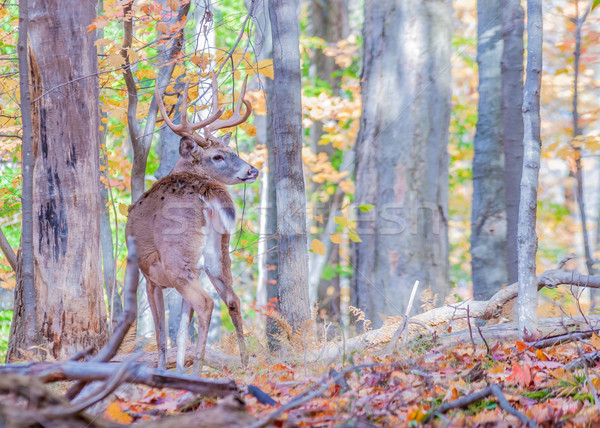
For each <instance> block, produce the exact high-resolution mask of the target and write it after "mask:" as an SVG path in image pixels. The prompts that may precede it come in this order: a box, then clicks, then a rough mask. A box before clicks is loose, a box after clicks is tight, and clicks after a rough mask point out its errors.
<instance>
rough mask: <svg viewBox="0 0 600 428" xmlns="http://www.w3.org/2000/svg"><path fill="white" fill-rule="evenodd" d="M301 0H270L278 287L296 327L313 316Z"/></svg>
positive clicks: (284, 309) (284, 310)
mask: <svg viewBox="0 0 600 428" xmlns="http://www.w3.org/2000/svg"><path fill="white" fill-rule="evenodd" d="M298 7H299V3H298V0H287V1H284V0H269V16H270V18H271V34H272V37H273V67H274V70H275V79H274V82H273V107H272V108H273V111H276V112H277V114H273V159H274V163H275V170H274V173H275V179H276V180H277V189H276V191H277V237H278V248H279V263H278V272H277V273H278V287H279V305H280V309H281V313H282V314H283V316H284V317H285V318H286V319H287V321H288V322H289V323H290V325H291V326H292V327H293V328H299V327H300V326H301V324H302V323H303V322H304V321H306V320H309V319H310V305H309V301H308V283H307V277H308V243H307V239H308V237H307V230H306V195H305V192H304V173H303V171H302V105H301V92H300V87H301V82H300V47H299V40H300V39H299V38H300V26H299V21H298Z"/></svg>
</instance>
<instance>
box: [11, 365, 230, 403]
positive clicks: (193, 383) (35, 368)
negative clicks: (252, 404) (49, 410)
mask: <svg viewBox="0 0 600 428" xmlns="http://www.w3.org/2000/svg"><path fill="white" fill-rule="evenodd" d="M122 367H123V366H122V365H121V366H119V365H116V364H113V363H93V362H85V363H81V362H76V361H58V362H52V363H49V362H48V363H27V364H5V365H3V366H0V375H5V374H8V373H15V374H18V375H22V376H35V377H37V378H38V379H39V380H40V381H42V382H44V383H48V382H60V381H65V380H78V381H84V382H93V381H98V380H100V381H106V380H107V379H108V378H110V377H111V376H112V375H113V374H114V373H115V371H117V370H119V368H122ZM123 382H129V383H137V384H142V385H147V386H151V387H155V388H165V387H167V388H173V389H184V390H187V391H191V392H194V393H196V394H204V395H209V396H216V397H224V396H226V395H229V394H232V393H234V392H237V390H238V388H237V385H236V383H235V382H234V381H232V380H212V379H202V378H197V377H192V376H188V375H182V374H177V373H172V372H170V371H167V370H161V369H155V368H153V367H148V366H146V365H144V364H142V363H139V362H134V363H131V364H130V365H129V367H127V370H126V371H125V374H124V375H123Z"/></svg>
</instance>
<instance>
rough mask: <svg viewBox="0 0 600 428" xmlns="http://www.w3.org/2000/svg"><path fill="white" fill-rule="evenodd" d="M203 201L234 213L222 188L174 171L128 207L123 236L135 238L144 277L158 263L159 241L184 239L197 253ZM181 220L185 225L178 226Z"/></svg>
mask: <svg viewBox="0 0 600 428" xmlns="http://www.w3.org/2000/svg"><path fill="white" fill-rule="evenodd" d="M188 195H191V196H192V197H191V198H190V197H189V196H188ZM200 197H202V198H203V199H204V200H203V199H201V198H200ZM204 201H219V203H220V204H221V206H222V207H223V208H230V209H231V210H235V206H234V204H233V201H232V200H231V196H230V195H229V192H228V191H227V189H226V188H225V186H224V185H222V184H220V183H218V182H216V181H214V180H213V179H211V178H210V177H209V176H206V175H199V174H194V173H190V172H177V173H174V174H170V175H167V176H166V177H163V178H161V179H160V180H158V181H157V182H156V183H154V185H153V186H152V188H151V189H149V190H148V191H146V192H145V193H144V194H143V195H142V196H141V197H140V198H139V199H138V200H137V202H136V203H135V204H133V205H132V206H130V207H129V218H128V221H127V228H126V231H125V234H126V235H127V236H135V237H136V239H137V241H138V242H137V248H138V253H139V256H140V269H142V272H143V273H144V274H146V273H147V272H148V268H149V266H151V265H152V263H154V262H156V261H159V260H161V257H160V254H159V253H158V249H159V248H161V246H160V243H162V242H164V243H166V244H169V243H172V242H177V241H179V240H180V239H182V238H183V237H185V239H186V246H191V247H195V248H194V250H196V251H197V249H199V248H202V244H203V242H202V241H203V239H202V234H201V229H202V227H203V226H205V224H206V220H205V218H204V215H205V214H206V203H205V202H204ZM182 205H185V206H182ZM166 207H173V208H170V209H169V208H166ZM182 221H183V222H185V223H184V224H181V222H182ZM148 222H150V225H149V224H148ZM149 226H150V227H149ZM150 231H153V232H154V233H149V232H150ZM165 232H167V233H165ZM168 232H173V233H168ZM192 253H195V251H192ZM186 261H187V260H186ZM192 262H193V263H195V261H193V260H191V259H190V260H189V263H190V269H191V270H192V271H194V273H195V274H198V272H196V268H195V266H193V267H192V266H191V264H192ZM161 285H162V286H163V287H164V286H167V284H164V285H163V284H161Z"/></svg>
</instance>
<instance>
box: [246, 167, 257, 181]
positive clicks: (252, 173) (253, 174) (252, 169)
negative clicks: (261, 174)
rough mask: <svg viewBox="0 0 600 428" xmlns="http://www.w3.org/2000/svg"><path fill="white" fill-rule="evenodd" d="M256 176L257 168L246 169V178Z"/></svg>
mask: <svg viewBox="0 0 600 428" xmlns="http://www.w3.org/2000/svg"><path fill="white" fill-rule="evenodd" d="M256 177H258V169H256V168H254V167H251V168H250V169H249V170H248V178H256Z"/></svg>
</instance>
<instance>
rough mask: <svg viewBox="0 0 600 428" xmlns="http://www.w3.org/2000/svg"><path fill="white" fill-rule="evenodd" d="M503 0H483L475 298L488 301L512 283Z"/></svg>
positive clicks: (473, 228) (479, 43)
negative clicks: (506, 192) (508, 242)
mask: <svg viewBox="0 0 600 428" xmlns="http://www.w3.org/2000/svg"><path fill="white" fill-rule="evenodd" d="M499 16H500V2H499V0H479V1H478V2H477V63H478V64H479V106H478V118H477V132H476V133H475V141H474V146H475V154H474V156H473V207H472V212H471V267H472V276H473V297H474V298H475V299H476V300H486V299H488V298H489V297H491V296H492V295H493V294H494V293H495V292H496V291H498V290H499V289H500V287H501V286H502V285H503V284H506V283H507V279H508V278H507V277H508V274H507V270H506V202H505V197H504V150H503V147H502V96H501V94H502V75H501V67H500V61H501V58H502V45H503V43H502V22H501V20H500V19H499Z"/></svg>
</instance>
